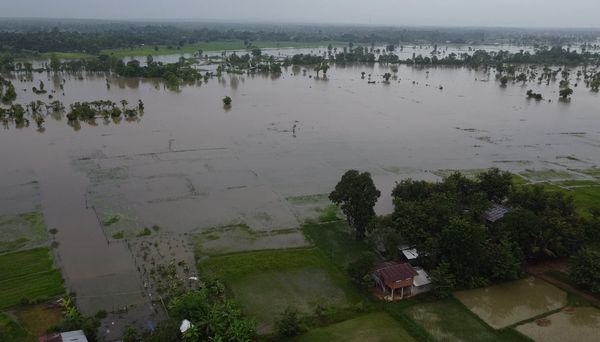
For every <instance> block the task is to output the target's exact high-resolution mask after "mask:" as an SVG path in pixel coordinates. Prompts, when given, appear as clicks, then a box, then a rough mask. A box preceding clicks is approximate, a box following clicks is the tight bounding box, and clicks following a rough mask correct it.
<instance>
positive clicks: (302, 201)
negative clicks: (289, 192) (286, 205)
mask: <svg viewBox="0 0 600 342" xmlns="http://www.w3.org/2000/svg"><path fill="white" fill-rule="evenodd" d="M286 201H288V202H290V203H291V204H293V205H307V204H318V203H322V202H329V195H328V194H314V195H303V196H290V197H286Z"/></svg>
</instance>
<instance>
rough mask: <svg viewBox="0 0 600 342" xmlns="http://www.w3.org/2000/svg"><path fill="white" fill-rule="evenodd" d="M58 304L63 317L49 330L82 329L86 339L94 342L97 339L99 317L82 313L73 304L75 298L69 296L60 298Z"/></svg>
mask: <svg viewBox="0 0 600 342" xmlns="http://www.w3.org/2000/svg"><path fill="white" fill-rule="evenodd" d="M60 306H61V308H62V311H63V319H62V321H61V322H60V323H59V324H58V325H57V326H55V327H53V328H51V329H50V330H52V331H57V332H66V331H73V330H83V332H84V334H85V336H86V338H87V339H88V341H90V342H95V341H97V340H98V339H97V334H98V328H99V327H100V319H99V318H97V317H86V316H84V315H82V314H81V312H79V310H78V309H77V306H76V305H75V299H74V298H72V297H70V296H66V297H63V298H61V300H60Z"/></svg>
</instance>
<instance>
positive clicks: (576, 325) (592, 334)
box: [517, 307, 600, 342]
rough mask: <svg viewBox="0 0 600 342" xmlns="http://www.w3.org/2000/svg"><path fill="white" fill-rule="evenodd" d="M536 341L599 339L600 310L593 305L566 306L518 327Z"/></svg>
mask: <svg viewBox="0 0 600 342" xmlns="http://www.w3.org/2000/svg"><path fill="white" fill-rule="evenodd" d="M517 330H518V331H519V332H521V333H522V334H524V335H526V336H528V337H530V338H531V339H533V340H534V341H540V342H541V341H550V342H554V341H556V342H558V341H582V342H588V341H589V342H592V341H598V333H599V332H600V310H598V309H596V308H593V307H576V308H566V309H565V310H562V311H560V312H557V313H555V314H552V315H550V316H546V317H544V318H540V319H538V320H535V321H533V322H530V323H527V324H523V325H520V326H518V327H517Z"/></svg>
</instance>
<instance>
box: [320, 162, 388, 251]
mask: <svg viewBox="0 0 600 342" xmlns="http://www.w3.org/2000/svg"><path fill="white" fill-rule="evenodd" d="M379 196H381V192H380V191H379V190H377V188H376V187H375V184H374V183H373V179H371V174H370V173H368V172H363V173H360V172H358V171H356V170H349V171H347V172H346V173H345V174H344V175H343V176H342V179H341V180H340V182H339V183H338V184H337V185H336V186H335V190H333V191H332V192H331V193H330V194H329V199H330V200H331V201H332V202H333V203H335V204H336V205H339V206H340V207H341V209H342V212H343V213H344V214H345V215H346V219H347V220H348V224H349V225H350V227H352V228H353V229H354V230H355V233H356V238H357V239H359V240H360V239H363V238H364V237H365V233H366V228H367V225H368V223H369V221H371V220H372V219H373V218H374V217H375V210H374V209H373V208H374V207H375V203H376V202H377V199H378V198H379Z"/></svg>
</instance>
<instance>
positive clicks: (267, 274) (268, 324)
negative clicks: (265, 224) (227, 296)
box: [199, 248, 362, 333]
mask: <svg viewBox="0 0 600 342" xmlns="http://www.w3.org/2000/svg"><path fill="white" fill-rule="evenodd" d="M199 269H200V273H204V274H206V273H208V274H212V275H214V276H216V277H218V278H220V279H222V280H224V281H225V283H226V285H227V286H228V288H229V289H230V290H231V292H232V293H233V295H234V297H235V298H236V300H238V301H239V302H240V304H241V305H242V307H243V309H244V310H245V311H246V312H247V313H249V314H250V315H252V316H254V317H256V318H257V320H258V329H259V332H261V333H266V332H270V331H271V330H272V327H273V323H274V322H275V320H276V319H278V317H279V316H280V314H281V313H282V312H283V311H284V310H285V308H287V307H294V308H296V309H297V310H299V311H300V312H301V313H302V314H312V313H313V312H314V309H315V308H316V307H317V305H320V306H323V307H339V308H344V307H351V306H352V305H353V304H355V303H357V302H360V301H361V300H362V297H361V296H360V294H359V293H358V292H357V291H356V290H355V289H354V286H353V285H352V284H351V283H350V282H349V280H348V279H347V277H346V276H345V275H344V274H343V273H342V272H341V271H339V269H338V268H337V267H335V266H334V265H333V264H332V263H331V262H330V261H329V260H328V259H327V258H326V257H325V256H324V255H323V254H322V253H321V252H320V251H319V250H318V249H315V248H300V249H287V250H272V251H257V252H249V253H237V254H229V255H223V256H218V257H210V258H208V259H206V260H204V261H202V262H201V263H200V265H199Z"/></svg>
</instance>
